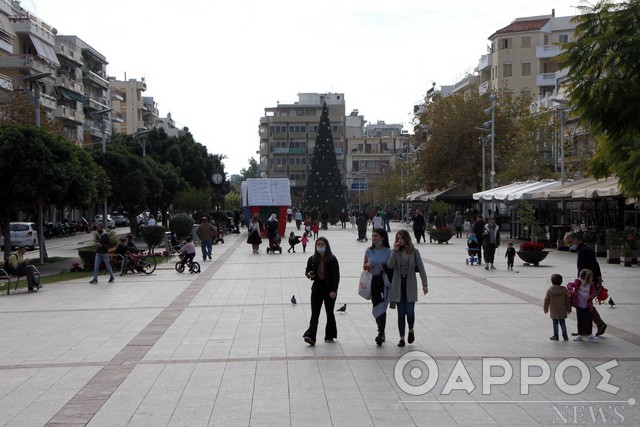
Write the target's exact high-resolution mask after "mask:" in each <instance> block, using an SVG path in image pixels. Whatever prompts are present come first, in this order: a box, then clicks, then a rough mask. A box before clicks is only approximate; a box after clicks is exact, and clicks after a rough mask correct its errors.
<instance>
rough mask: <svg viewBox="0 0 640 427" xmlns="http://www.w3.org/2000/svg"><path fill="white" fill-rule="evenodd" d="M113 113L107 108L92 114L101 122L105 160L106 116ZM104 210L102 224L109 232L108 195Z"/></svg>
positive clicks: (103, 156) (111, 109)
mask: <svg viewBox="0 0 640 427" xmlns="http://www.w3.org/2000/svg"><path fill="white" fill-rule="evenodd" d="M111 111H113V108H105V109H104V110H99V111H93V112H92V113H90V114H91V117H92V118H94V119H95V118H98V119H99V120H100V134H101V136H102V159H103V160H104V158H105V157H106V154H107V137H106V128H107V124H106V120H105V117H104V116H105V115H106V114H109V113H110V112H111ZM103 208H104V214H103V215H102V223H103V225H104V229H105V230H108V229H109V228H108V227H107V196H106V194H105V196H104V206H103Z"/></svg>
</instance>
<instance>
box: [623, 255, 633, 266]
mask: <svg viewBox="0 0 640 427" xmlns="http://www.w3.org/2000/svg"><path fill="white" fill-rule="evenodd" d="M636 260H637V258H636ZM620 264H622V265H624V266H625V267H631V265H632V264H633V258H632V257H630V256H621V257H620Z"/></svg>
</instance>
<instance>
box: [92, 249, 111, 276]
mask: <svg viewBox="0 0 640 427" xmlns="http://www.w3.org/2000/svg"><path fill="white" fill-rule="evenodd" d="M101 262H104V265H105V267H106V268H107V271H108V272H109V275H110V276H111V278H112V279H113V270H112V269H111V264H110V263H109V254H108V253H106V254H101V253H98V252H96V257H95V259H94V261H93V280H98V272H99V271H100V263H101Z"/></svg>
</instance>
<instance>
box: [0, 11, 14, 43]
mask: <svg viewBox="0 0 640 427" xmlns="http://www.w3.org/2000/svg"><path fill="white" fill-rule="evenodd" d="M0 30H2V32H4V33H6V34H8V35H9V36H10V37H11V38H15V37H16V33H15V31H13V26H12V25H11V22H9V17H8V16H7V15H5V14H2V13H0Z"/></svg>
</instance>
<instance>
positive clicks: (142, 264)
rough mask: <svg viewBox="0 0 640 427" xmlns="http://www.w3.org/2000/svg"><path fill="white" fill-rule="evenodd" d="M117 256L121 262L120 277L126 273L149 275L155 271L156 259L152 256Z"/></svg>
mask: <svg viewBox="0 0 640 427" xmlns="http://www.w3.org/2000/svg"><path fill="white" fill-rule="evenodd" d="M118 256H119V257H120V258H121V262H122V269H121V271H120V275H121V276H124V275H125V274H127V273H144V274H151V273H153V272H154V271H156V259H155V257H153V256H150V255H144V254H131V253H129V254H127V255H118Z"/></svg>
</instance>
